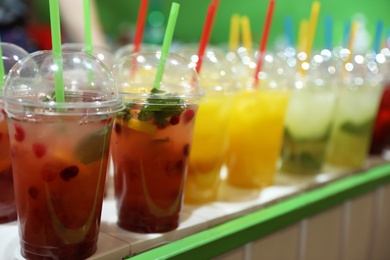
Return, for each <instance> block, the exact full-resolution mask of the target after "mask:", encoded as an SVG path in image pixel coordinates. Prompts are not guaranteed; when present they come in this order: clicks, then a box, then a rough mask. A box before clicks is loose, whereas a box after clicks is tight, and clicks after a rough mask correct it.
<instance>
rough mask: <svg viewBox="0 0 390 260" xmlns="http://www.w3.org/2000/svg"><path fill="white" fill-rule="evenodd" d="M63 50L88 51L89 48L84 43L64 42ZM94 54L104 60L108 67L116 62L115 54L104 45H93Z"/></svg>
mask: <svg viewBox="0 0 390 260" xmlns="http://www.w3.org/2000/svg"><path fill="white" fill-rule="evenodd" d="M62 50H63V51H79V52H85V53H86V52H87V48H86V46H85V44H84V43H77V42H76V43H64V44H62ZM92 55H93V56H95V57H96V58H97V59H98V60H100V61H101V62H103V64H104V65H106V66H107V67H108V68H111V67H112V65H113V64H114V54H113V53H112V52H111V51H110V50H109V49H108V48H106V47H103V46H96V45H94V46H92Z"/></svg>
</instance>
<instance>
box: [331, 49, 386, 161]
mask: <svg viewBox="0 0 390 260" xmlns="http://www.w3.org/2000/svg"><path fill="white" fill-rule="evenodd" d="M336 50H337V52H336ZM336 50H335V55H337V56H339V57H340V65H341V67H342V69H343V71H342V73H341V80H342V81H341V82H342V85H341V86H340V87H339V97H338V102H337V105H336V110H335V118H334V124H333V127H332V130H331V136H330V141H329V142H330V143H329V147H328V151H327V155H326V162H327V163H328V164H329V165H330V166H334V167H337V168H346V169H359V168H362V167H364V166H365V161H366V159H367V156H368V152H369V147H370V141H371V134H372V129H373V126H374V121H375V118H376V114H377V110H378V106H379V100H380V97H381V94H382V90H383V87H382V83H381V81H382V78H381V76H380V74H378V72H379V69H378V65H377V63H376V62H374V61H370V60H367V59H366V58H365V57H364V56H363V55H354V56H351V55H352V54H351V52H350V51H349V50H348V49H336Z"/></svg>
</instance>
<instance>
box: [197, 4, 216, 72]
mask: <svg viewBox="0 0 390 260" xmlns="http://www.w3.org/2000/svg"><path fill="white" fill-rule="evenodd" d="M218 5H219V0H213V2H212V3H211V4H209V7H208V10H207V16H206V21H205V23H204V26H203V32H202V37H201V39H200V43H199V49H198V62H197V63H196V71H197V72H198V73H199V72H200V68H201V66H202V62H203V57H204V53H205V51H206V47H207V44H208V42H209V39H210V35H211V31H212V28H213V24H214V20H215V16H216V13H217V9H218Z"/></svg>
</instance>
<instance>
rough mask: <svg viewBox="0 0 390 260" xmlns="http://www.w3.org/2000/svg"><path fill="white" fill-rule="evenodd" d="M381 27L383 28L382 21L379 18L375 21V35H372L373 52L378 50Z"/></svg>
mask: <svg viewBox="0 0 390 260" xmlns="http://www.w3.org/2000/svg"><path fill="white" fill-rule="evenodd" d="M382 29H383V22H382V21H381V20H378V22H377V23H376V29H375V36H374V37H375V38H374V51H375V53H379V52H380V45H381V38H382Z"/></svg>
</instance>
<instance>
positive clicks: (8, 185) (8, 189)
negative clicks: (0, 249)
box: [0, 104, 17, 223]
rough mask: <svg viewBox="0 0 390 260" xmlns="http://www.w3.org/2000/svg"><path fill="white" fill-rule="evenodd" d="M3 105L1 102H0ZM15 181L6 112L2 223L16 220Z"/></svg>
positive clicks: (1, 130)
mask: <svg viewBox="0 0 390 260" xmlns="http://www.w3.org/2000/svg"><path fill="white" fill-rule="evenodd" d="M0 107H1V104H0ZM16 217H17V214H16V206H15V195H14V182H13V177H12V166H11V154H10V149H9V138H8V127H7V121H6V119H5V112H4V110H3V109H1V114H0V223H5V222H9V221H13V220H16Z"/></svg>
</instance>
